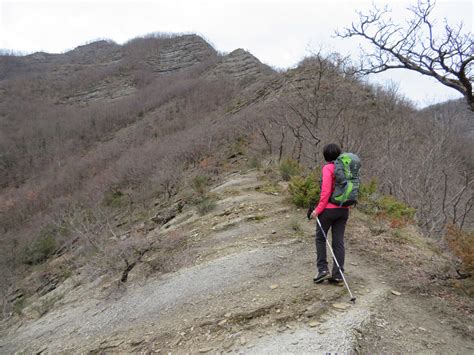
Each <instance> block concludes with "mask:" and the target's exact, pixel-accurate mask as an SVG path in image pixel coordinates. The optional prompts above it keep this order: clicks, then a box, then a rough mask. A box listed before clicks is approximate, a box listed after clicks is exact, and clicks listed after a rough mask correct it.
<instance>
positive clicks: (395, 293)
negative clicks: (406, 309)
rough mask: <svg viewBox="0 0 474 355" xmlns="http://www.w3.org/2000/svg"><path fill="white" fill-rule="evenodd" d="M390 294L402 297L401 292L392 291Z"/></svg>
mask: <svg viewBox="0 0 474 355" xmlns="http://www.w3.org/2000/svg"><path fill="white" fill-rule="evenodd" d="M390 292H391V293H392V295H395V296H400V295H401V294H402V293H401V292H398V291H395V290H390Z"/></svg>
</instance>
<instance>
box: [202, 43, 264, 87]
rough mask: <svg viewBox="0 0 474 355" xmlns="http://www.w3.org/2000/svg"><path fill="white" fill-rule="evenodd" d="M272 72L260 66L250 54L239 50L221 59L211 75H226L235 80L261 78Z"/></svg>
mask: <svg viewBox="0 0 474 355" xmlns="http://www.w3.org/2000/svg"><path fill="white" fill-rule="evenodd" d="M271 72H272V70H271V69H270V68H269V67H268V66H266V65H264V64H262V63H261V62H260V61H259V60H258V59H257V58H255V57H254V56H253V55H252V54H251V53H249V52H247V51H245V50H243V49H241V48H239V49H236V50H235V51H233V52H231V53H229V54H228V55H226V56H224V57H223V58H222V61H221V62H220V63H219V64H217V65H216V66H215V68H214V69H213V70H212V72H211V75H228V76H231V77H233V78H235V79H238V80H240V79H244V78H248V77H255V78H256V77H261V76H263V75H267V74H270V73H271Z"/></svg>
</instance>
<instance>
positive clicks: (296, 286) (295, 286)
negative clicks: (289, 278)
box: [291, 284, 300, 288]
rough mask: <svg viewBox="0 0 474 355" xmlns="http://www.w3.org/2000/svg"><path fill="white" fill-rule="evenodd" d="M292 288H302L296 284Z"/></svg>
mask: <svg viewBox="0 0 474 355" xmlns="http://www.w3.org/2000/svg"><path fill="white" fill-rule="evenodd" d="M291 287H293V288H298V287H300V285H296V284H295V285H292V286H291Z"/></svg>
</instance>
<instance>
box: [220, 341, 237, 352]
mask: <svg viewBox="0 0 474 355" xmlns="http://www.w3.org/2000/svg"><path fill="white" fill-rule="evenodd" d="M233 345H234V340H233V339H230V340H227V341H225V342H224V344H222V348H223V349H224V350H228V349H230V348H231V347H232V346H233Z"/></svg>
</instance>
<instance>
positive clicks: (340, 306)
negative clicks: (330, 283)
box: [332, 302, 351, 310]
mask: <svg viewBox="0 0 474 355" xmlns="http://www.w3.org/2000/svg"><path fill="white" fill-rule="evenodd" d="M332 306H333V307H334V308H336V309H340V310H346V309H348V308H349V307H350V306H351V305H350V304H349V303H342V302H341V303H333V305H332Z"/></svg>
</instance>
